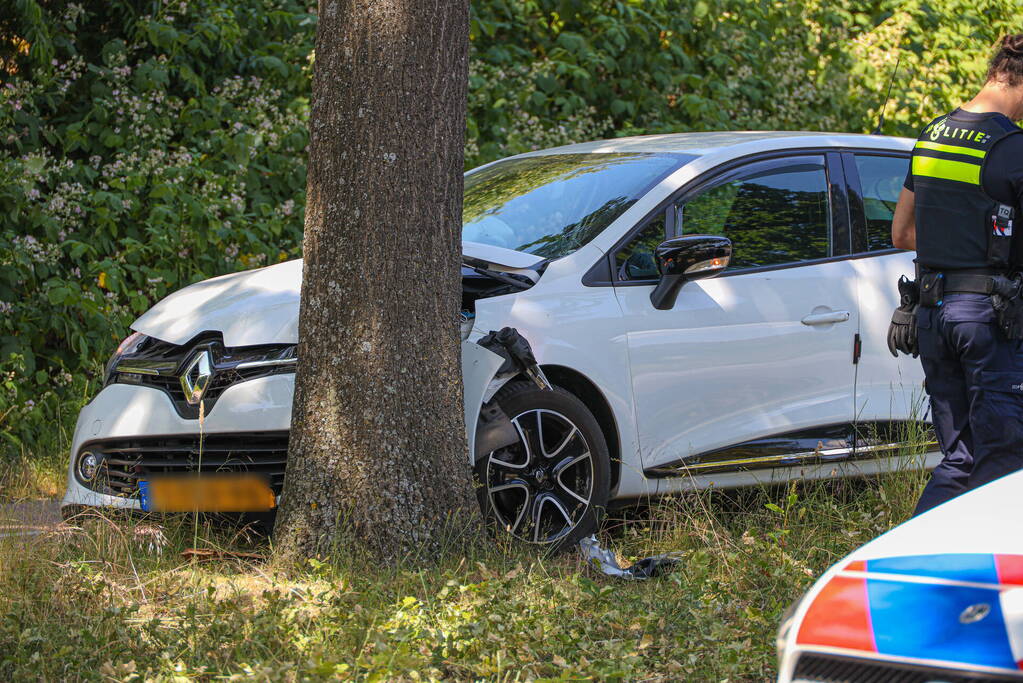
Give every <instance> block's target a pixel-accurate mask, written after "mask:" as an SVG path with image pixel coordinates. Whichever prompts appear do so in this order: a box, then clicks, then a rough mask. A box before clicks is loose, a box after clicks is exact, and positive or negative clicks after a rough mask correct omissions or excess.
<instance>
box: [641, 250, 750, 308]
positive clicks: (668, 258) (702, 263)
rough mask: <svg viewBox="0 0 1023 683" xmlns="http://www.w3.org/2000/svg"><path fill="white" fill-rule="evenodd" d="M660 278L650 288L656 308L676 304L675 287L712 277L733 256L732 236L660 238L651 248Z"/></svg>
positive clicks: (651, 297)
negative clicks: (655, 284) (654, 246)
mask: <svg viewBox="0 0 1023 683" xmlns="http://www.w3.org/2000/svg"><path fill="white" fill-rule="evenodd" d="M654 258H655V260H656V261H657V268H658V270H660V272H661V279H660V281H659V282H658V283H657V286H656V287H655V288H654V291H652V292H650V302H651V303H653V305H654V308H656V309H657V310H659V311H665V310H668V309H670V308H671V307H672V306H674V305H675V299H676V298H677V297H678V290H679V289H681V288H682V285H683V284H685V283H686V282H688V281H689V280H703V279H705V278H708V277H714V276H715V275H717V274H718V273H720V272H721V271H723V270H724V269H725V268H727V267H728V262H729V261H730V260H731V258H732V240H730V239H728V238H727V237H717V236H715V235H685V236H683V237H674V238H672V239H670V240H665V241H664V242H661V244H660V246H658V247H657V250H656V251H655V252H654Z"/></svg>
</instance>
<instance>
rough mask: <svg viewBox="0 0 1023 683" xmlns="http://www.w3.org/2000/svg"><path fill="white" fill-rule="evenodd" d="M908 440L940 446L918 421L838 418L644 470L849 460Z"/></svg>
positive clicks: (903, 446) (692, 471)
mask: <svg viewBox="0 0 1023 683" xmlns="http://www.w3.org/2000/svg"><path fill="white" fill-rule="evenodd" d="M910 444H912V445H913V446H914V447H915V448H916V449H918V450H919V448H920V447H921V446H922V447H923V449H924V450H927V451H930V450H935V449H936V443H935V442H934V441H933V439H932V438H931V436H930V435H929V434H927V435H925V434H924V433H923V432H922V431H921V429H920V426H919V423H912V422H869V423H863V424H857V425H853V424H848V423H847V424H837V425H829V426H822V427H815V428H813V429H804V430H798V431H794V432H787V433H784V434H778V435H775V436H770V437H765V438H761V439H755V440H753V441H747V442H745V443H741V444H736V445H733V446H727V447H725V448H720V449H717V450H714V451H709V452H707V453H700V454H697V455H692V456H687V457H684V458H679V459H678V460H675V461H672V462H667V463H663V464H660V465H656V466H653V467H648V468H646V469H644V470H643V474H644V475H645V476H647V477H648V478H654V479H658V478H675V477H693V476H700V475H704V474H706V475H711V474H713V475H721V474H725V473H732V472H752V471H758V470H773V469H778V468H797V469H798V468H805V467H808V466H811V465H817V464H821V465H829V464H834V463H838V462H845V461H862V460H871V459H878V458H884V457H887V456H897V455H899V454H900V453H902V452H904V451H906V450H907V449H908V448H909V447H910Z"/></svg>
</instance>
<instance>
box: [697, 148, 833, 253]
mask: <svg viewBox="0 0 1023 683" xmlns="http://www.w3.org/2000/svg"><path fill="white" fill-rule="evenodd" d="M678 212H679V213H678V222H679V225H680V226H681V234H683V235H721V236H723V237H727V238H729V239H730V240H732V260H731V263H730V264H729V266H728V270H742V269H746V268H759V267H763V266H775V265H781V264H787V263H795V262H799V261H806V260H810V259H819V258H827V257H828V256H830V255H831V245H830V234H831V211H830V209H829V197H828V180H827V174H826V173H825V170H824V158H823V157H817V156H812V157H793V158H792V159H787V160H785V161H783V162H779V161H769V162H760V163H758V164H754V165H752V166H751V167H750V168H749V169H747V170H746V171H745V172H741V173H740V174H739V175H738V176H731V178H730V179H729V180H727V181H726V182H723V183H721V184H718V185H715V186H712V187H710V188H709V189H706V190H704V191H702V192H700V193H699V194H698V195H696V196H695V197H691V198H689V199H687V200H686V202H685V203H684V204H683V205H680V206H679V207H678Z"/></svg>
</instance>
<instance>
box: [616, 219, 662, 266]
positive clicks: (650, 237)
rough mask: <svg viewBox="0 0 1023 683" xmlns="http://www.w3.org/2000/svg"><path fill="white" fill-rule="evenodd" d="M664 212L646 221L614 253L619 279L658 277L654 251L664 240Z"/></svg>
mask: <svg viewBox="0 0 1023 683" xmlns="http://www.w3.org/2000/svg"><path fill="white" fill-rule="evenodd" d="M664 238H665V228H664V212H663V211H662V212H661V213H660V215H658V216H657V217H656V218H654V219H653V220H651V221H650V222H649V223H647V225H646V227H645V228H643V229H642V230H640V232H639V234H638V235H636V236H635V237H634V238H633V239H632V241H631V242H629V243H628V244H627V245H626V246H624V247H622V248H621V249H619V250H618V253H616V254H615V270H616V272H617V274H618V279H619V280H656V279H657V278H658V277H660V273H659V272H658V270H657V262H656V261H654V251H655V250H656V249H657V247H658V246H659V245H660V244H661V242H663V241H664Z"/></svg>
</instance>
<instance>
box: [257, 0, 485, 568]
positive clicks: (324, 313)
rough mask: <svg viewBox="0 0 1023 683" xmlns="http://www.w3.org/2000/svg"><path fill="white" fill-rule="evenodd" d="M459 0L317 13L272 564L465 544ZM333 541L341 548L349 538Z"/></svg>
mask: <svg viewBox="0 0 1023 683" xmlns="http://www.w3.org/2000/svg"><path fill="white" fill-rule="evenodd" d="M468 40H469V6H468V0H432V1H429V0H320V5H319V25H318V27H317V30H316V65H315V75H314V80H313V103H312V114H311V117H310V122H309V125H310V129H311V139H310V145H309V178H308V189H307V192H308V203H307V209H306V223H305V238H304V243H303V249H304V256H305V267H304V271H303V277H302V303H301V309H300V318H299V345H298V353H299V363H298V375H297V377H296V386H295V401H294V408H293V413H292V418H291V443H290V447H289V452H288V467H287V477H286V480H285V486H284V497H283V501H282V505H281V510H280V513H279V517H278V523H277V528H276V531H275V533H274V538H275V544H276V548H277V553H278V556H279V557H282V558H284V559H285V560H286V561H295V560H300V559H302V558H304V557H310V556H317V555H319V556H323V555H327V554H328V553H329V551H330V550H331V548H333V547H334V544H335V543H336V542H338V541H339V540H340V537H339V533H340V532H341V531H344V532H345V533H344V536H345V539H349V538H354V540H356V541H357V542H358V543H359V544H360V546H362V547H364V548H366V549H368V550H369V551H370V552H371V554H372V555H373V556H374V557H376V558H378V559H381V560H391V559H396V558H401V557H405V556H407V555H409V554H410V553H416V554H418V555H419V556H421V557H430V556H435V555H436V554H437V552H438V551H439V549H440V546H441V542H442V540H443V538H445V537H447V534H449V533H450V532H451V531H456V532H460V531H464V530H472V531H475V530H476V529H477V528H478V522H477V519H476V515H477V512H476V510H475V507H476V504H475V497H474V495H473V492H472V486H471V478H470V473H469V468H468V461H467V455H466V440H465V427H464V419H463V414H462V369H461V362H460V351H459V334H458V316H457V313H458V310H459V308H460V305H461V279H460V269H459V264H460V255H461V215H462V164H463V145H464V139H465V110H466V88H467V79H468V74H467V69H468V67H467V62H468V54H467V53H468V44H469V43H468ZM349 534H351V536H349Z"/></svg>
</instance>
